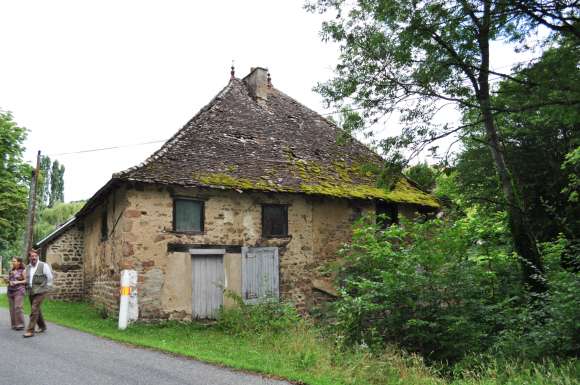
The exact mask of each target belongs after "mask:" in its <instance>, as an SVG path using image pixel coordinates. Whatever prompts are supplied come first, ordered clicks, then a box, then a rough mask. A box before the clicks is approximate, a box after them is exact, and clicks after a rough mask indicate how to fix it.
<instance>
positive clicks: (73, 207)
mask: <svg viewBox="0 0 580 385" xmlns="http://www.w3.org/2000/svg"><path fill="white" fill-rule="evenodd" d="M84 204H85V202H84V201H77V202H70V203H63V202H56V203H55V205H54V206H53V207H47V208H45V209H44V210H42V211H41V212H40V215H39V218H38V221H37V223H36V225H35V226H34V241H35V242H38V241H39V240H41V239H42V238H44V237H46V236H47V235H48V234H50V233H51V232H52V231H54V230H55V229H56V228H58V227H59V226H61V225H62V224H63V223H65V222H66V221H67V220H69V219H70V218H71V217H72V216H73V215H75V214H76V213H77V212H78V211H79V210H80V209H81V208H82V207H83V206H84Z"/></svg>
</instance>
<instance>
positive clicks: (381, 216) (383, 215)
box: [376, 201, 399, 229]
mask: <svg viewBox="0 0 580 385" xmlns="http://www.w3.org/2000/svg"><path fill="white" fill-rule="evenodd" d="M376 214H377V224H378V225H379V226H380V227H382V228H383V229H386V228H387V227H389V226H391V225H393V224H397V223H399V210H398V209H397V205H396V204H394V203H388V202H382V201H381V202H377V205H376Z"/></svg>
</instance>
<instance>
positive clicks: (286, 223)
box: [261, 203, 290, 238]
mask: <svg viewBox="0 0 580 385" xmlns="http://www.w3.org/2000/svg"><path fill="white" fill-rule="evenodd" d="M288 206H290V205H288V204H280V203H263V204H262V223H261V225H262V238H288V237H290V229H289V225H288ZM266 207H280V208H282V209H283V211H282V213H283V215H284V218H283V220H284V222H285V226H284V229H285V230H286V234H266V227H265V226H264V223H265V220H264V218H265V214H266V210H265V209H266Z"/></svg>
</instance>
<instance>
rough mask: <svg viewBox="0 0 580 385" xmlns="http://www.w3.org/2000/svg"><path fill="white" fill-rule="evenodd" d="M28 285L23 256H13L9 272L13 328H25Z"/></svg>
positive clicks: (9, 294)
mask: <svg viewBox="0 0 580 385" xmlns="http://www.w3.org/2000/svg"><path fill="white" fill-rule="evenodd" d="M25 286H26V268H25V267H24V263H22V258H16V257H15V258H12V270H10V273H9V274H8V303H9V304H10V322H11V324H12V329H14V330H22V329H24V311H23V310H22V302H23V301H24V294H25V291H26V289H25Z"/></svg>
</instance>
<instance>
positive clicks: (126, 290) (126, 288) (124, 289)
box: [121, 286, 131, 295]
mask: <svg viewBox="0 0 580 385" xmlns="http://www.w3.org/2000/svg"><path fill="white" fill-rule="evenodd" d="M121 295H131V287H129V286H123V287H121Z"/></svg>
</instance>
